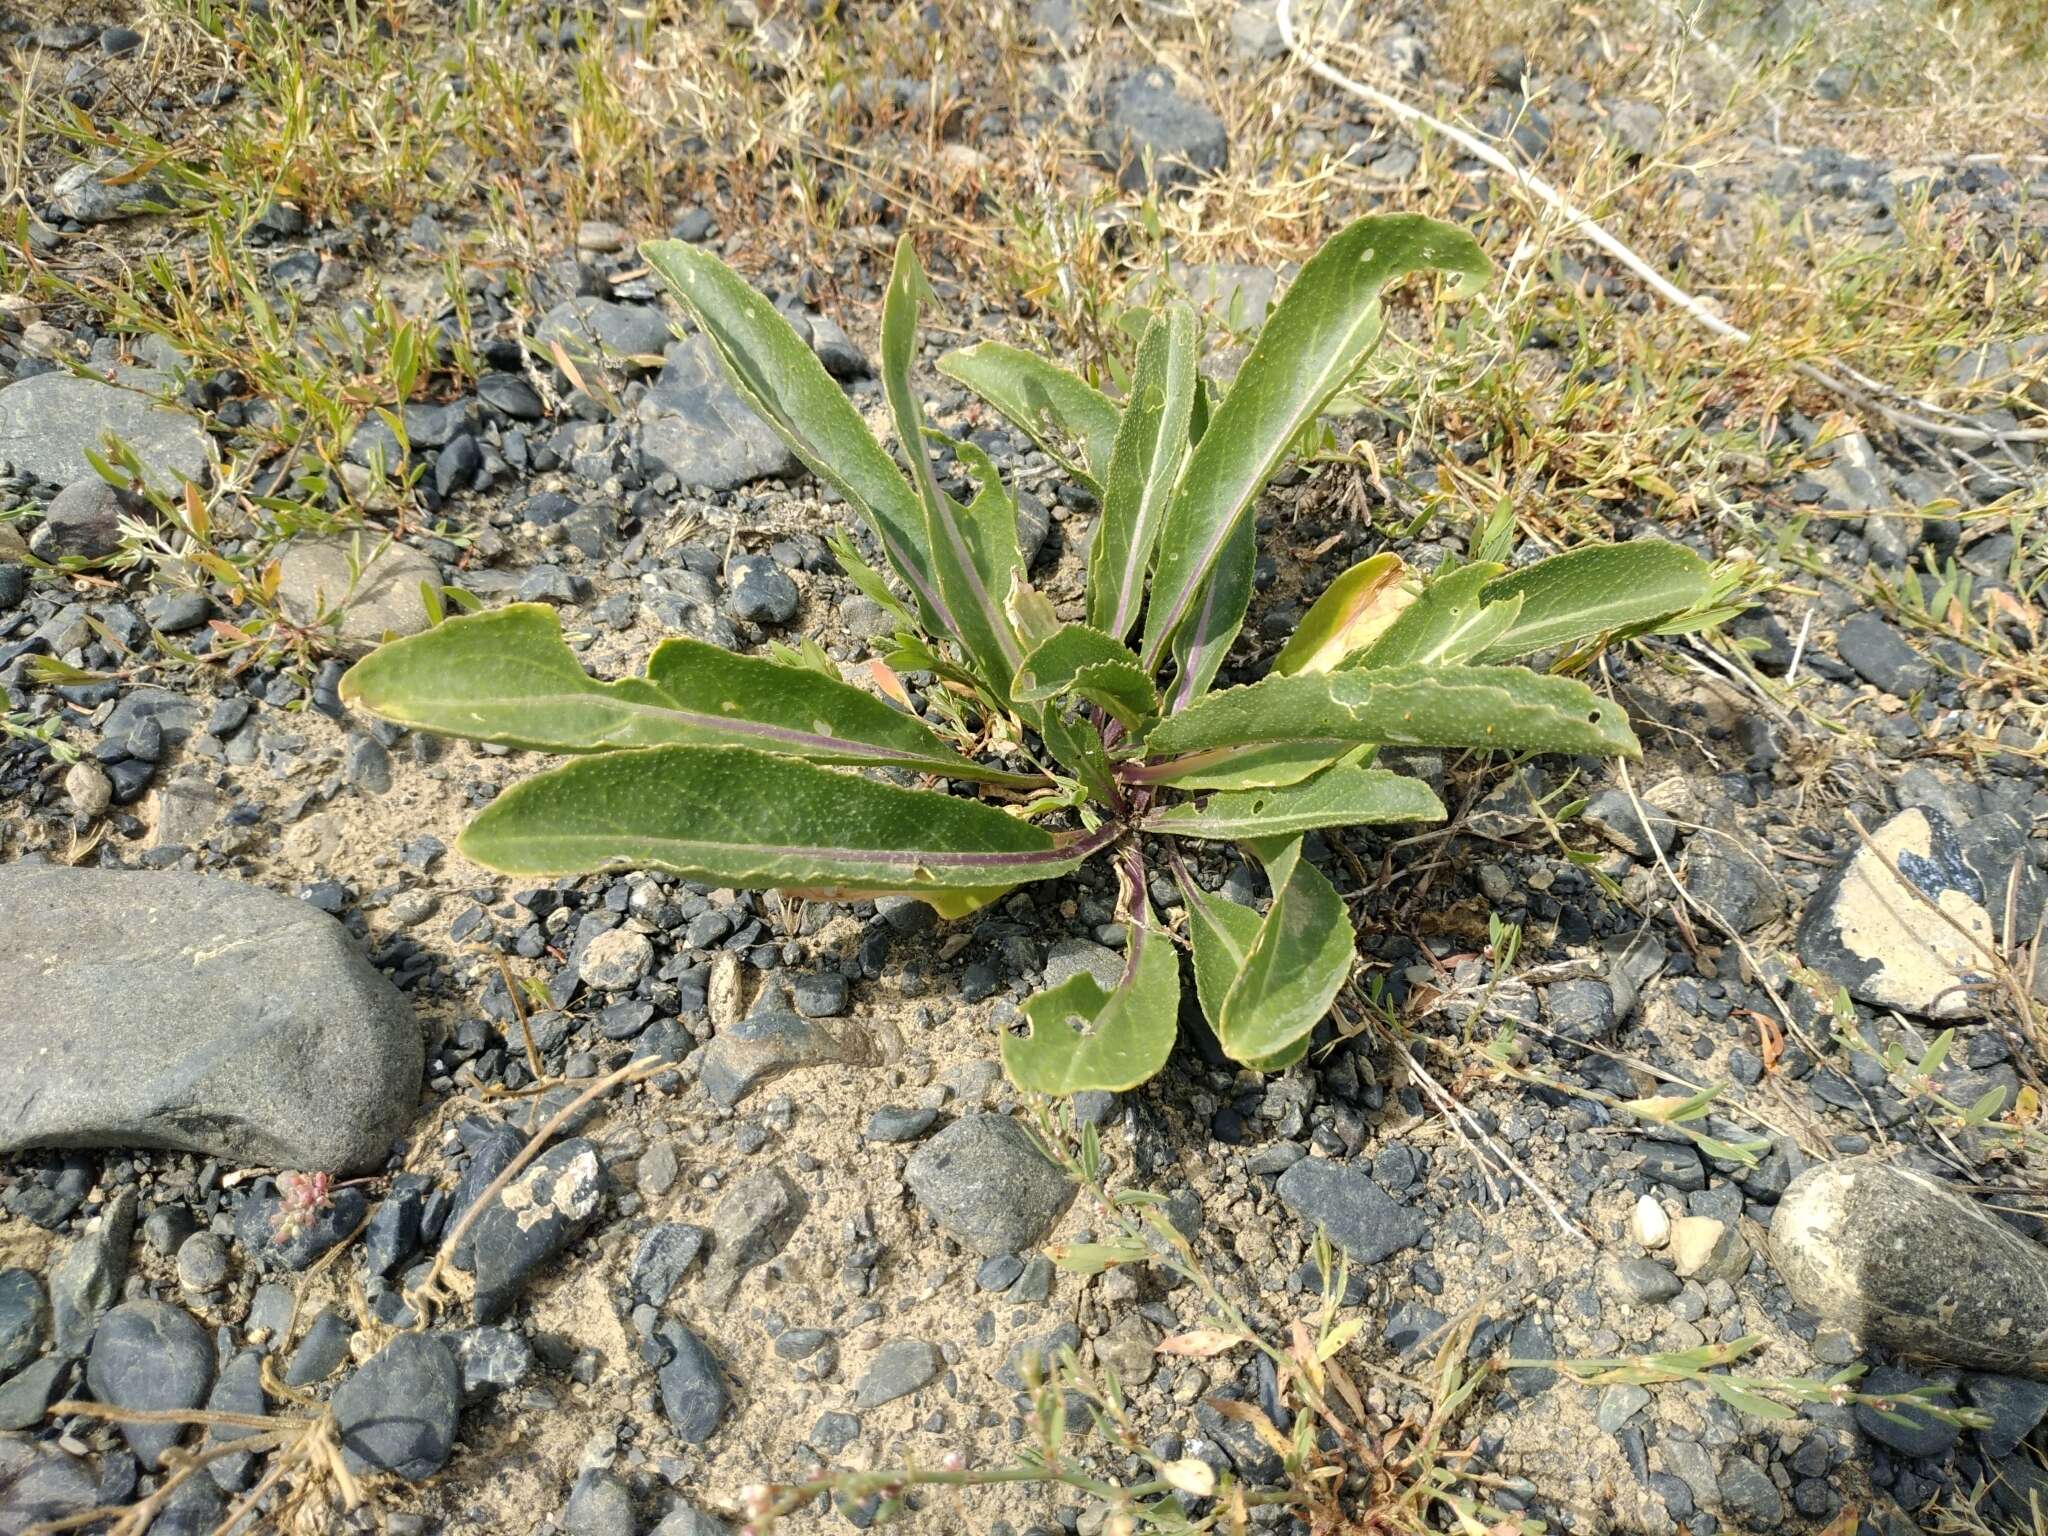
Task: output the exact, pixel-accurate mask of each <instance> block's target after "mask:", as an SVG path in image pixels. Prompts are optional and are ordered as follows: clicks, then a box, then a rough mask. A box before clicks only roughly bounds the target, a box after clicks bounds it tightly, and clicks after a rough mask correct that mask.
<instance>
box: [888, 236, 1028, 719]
mask: <svg viewBox="0 0 2048 1536" xmlns="http://www.w3.org/2000/svg"><path fill="white" fill-rule="evenodd" d="M930 296H931V284H930V283H928V282H927V281H926V280H925V275H924V268H923V267H922V266H920V265H919V264H918V260H917V251H916V250H915V248H913V247H912V245H911V243H910V237H909V236H908V235H905V236H904V237H903V238H902V239H901V240H899V241H898V242H897V243H896V265H895V268H894V270H893V271H892V272H891V273H890V275H889V291H888V294H887V296H886V297H885V298H884V299H883V301H882V387H883V390H884V391H885V392H886V393H887V395H888V397H889V413H890V415H891V416H892V417H893V418H894V420H895V423H896V436H897V440H898V442H899V444H900V446H901V447H902V450H903V456H904V458H905V459H907V460H908V461H909V468H910V479H911V484H912V486H913V487H914V488H915V490H916V492H917V498H918V501H919V503H920V504H921V505H922V507H923V509H924V527H925V539H924V548H925V556H926V558H927V559H928V560H929V561H930V563H931V571H932V578H933V580H934V581H935V582H936V583H937V585H938V589H939V594H940V596H941V597H942V598H943V599H944V602H945V609H946V612H947V613H948V614H950V615H951V618H952V622H951V624H950V626H949V628H950V630H951V633H952V635H953V638H955V639H956V640H958V641H959V642H960V645H961V647H962V648H963V649H964V650H965V651H966V652H967V655H968V658H969V660H970V661H971V662H972V663H973V666H974V670H975V671H976V672H977V673H978V674H979V675H980V676H981V678H982V680H983V681H984V682H985V683H987V684H988V686H989V687H990V688H991V689H993V690H994V692H995V694H996V696H997V697H998V698H1000V699H1003V700H1008V698H1009V697H1010V679H1011V677H1012V675H1013V674H1014V673H1015V672H1016V670H1017V663H1018V662H1019V661H1021V660H1023V656H1024V652H1023V647H1022V646H1020V645H1019V644H1018V643H1017V636H1016V632H1015V631H1014V630H1012V629H1011V628H1010V620H1009V616H1008V615H1007V614H1006V613H1005V612H1004V609H1003V604H1004V602H1005V600H1006V599H1007V598H1008V596H1009V593H1010V587H1011V585H1012V584H1013V583H1014V582H1015V581H1016V580H1017V577H1018V574H1019V573H1018V569H1017V565H1018V561H1017V530H1016V525H1015V523H1014V521H1012V522H1011V524H1010V526H1009V527H1007V528H1003V527H1000V526H997V525H999V524H1000V523H1001V521H1002V519H1001V518H1000V517H996V518H988V517H983V518H976V517H975V516H974V514H973V513H971V512H970V511H969V510H968V509H967V508H965V507H962V506H961V505H959V503H957V502H955V501H954V500H953V499H952V498H951V497H950V496H948V495H946V494H945V493H944V492H943V491H941V490H940V489H939V482H938V480H937V478H936V477H935V476H934V475H933V474H932V464H931V456H930V455H929V454H928V453H926V451H925V446H924V438H925V425H924V412H923V410H922V409H921V408H920V407H919V405H918V403H917V396H916V395H914V394H913V393H912V392H911V388H910V362H911V359H912V358H913V357H914V356H915V355H916V353H917V311H918V306H919V304H920V303H922V302H923V301H924V300H925V299H926V298H928V297H930ZM998 491H1000V487H998ZM1004 500H1005V501H1007V497H1005V498H1004ZM983 511H984V513H986V511H987V508H986V507H984V508H983ZM1012 516H1013V517H1014V513H1013V514H1012ZM984 523H988V524H989V526H983V524H984ZM1005 556H1007V558H1005Z"/></svg>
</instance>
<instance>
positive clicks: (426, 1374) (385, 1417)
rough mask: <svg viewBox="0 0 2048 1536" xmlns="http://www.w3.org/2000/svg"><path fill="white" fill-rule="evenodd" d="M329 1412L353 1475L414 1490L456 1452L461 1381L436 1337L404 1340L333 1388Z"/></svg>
mask: <svg viewBox="0 0 2048 1536" xmlns="http://www.w3.org/2000/svg"><path fill="white" fill-rule="evenodd" d="M332 1406H333V1409H334V1419H335V1425H336V1427H337V1428H338V1429H339V1431H340V1434H341V1453H342V1456H343V1458H344V1459H345V1460H346V1461H347V1463H348V1467H349V1470H350V1471H352V1472H354V1473H356V1474H357V1475H358V1476H362V1475H364V1474H367V1473H371V1472H391V1473H395V1474H396V1475H398V1476H399V1477H402V1478H404V1479H405V1480H406V1481H407V1482H413V1483H416V1482H419V1481H421V1480H422V1479H424V1478H429V1477H432V1476H433V1475H434V1474H435V1473H436V1472H438V1471H440V1470H441V1469H442V1468H443V1467H445V1466H446V1465H447V1464H448V1458H449V1456H450V1455H451V1454H452V1453H453V1452H454V1449H455V1431H456V1427H457V1423H458V1421H459V1419H460V1417H461V1414H462V1376H461V1373H460V1371H459V1370H458V1369H457V1367H456V1364H455V1356H454V1355H453V1354H452V1353H451V1352H450V1350H449V1348H448V1346H447V1345H446V1344H445V1343H443V1342H442V1341H441V1340H440V1339H439V1338H437V1337H435V1336H434V1335H432V1334H426V1333H401V1334H399V1335H398V1336H397V1337H395V1338H393V1339H392V1340H391V1342H390V1343H388V1344H386V1345H385V1346H384V1347H383V1348H382V1349H380V1350H378V1351H377V1353H376V1354H374V1355H372V1356H371V1357H370V1358H369V1360H368V1361H367V1362H365V1363H364V1365H363V1368H362V1369H361V1370H359V1371H357V1372H356V1373H355V1374H354V1375H353V1376H351V1377H349V1378H348V1380H346V1381H344V1382H343V1383H342V1384H341V1385H340V1386H339V1387H337V1388H335V1391H334V1397H333V1400H332Z"/></svg>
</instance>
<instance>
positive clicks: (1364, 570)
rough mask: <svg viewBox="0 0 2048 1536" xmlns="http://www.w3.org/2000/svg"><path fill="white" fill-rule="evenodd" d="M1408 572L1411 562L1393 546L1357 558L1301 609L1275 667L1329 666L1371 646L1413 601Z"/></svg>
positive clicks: (1286, 671)
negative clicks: (1298, 622)
mask: <svg viewBox="0 0 2048 1536" xmlns="http://www.w3.org/2000/svg"><path fill="white" fill-rule="evenodd" d="M1407 577H1408V567H1407V565H1406V564H1405V563H1404V562H1403V561H1402V559H1401V557H1400V556H1399V555H1397V554H1394V553H1392V552H1391V551H1389V552H1387V553H1383V554H1377V555H1374V556H1372V557H1371V558H1370V559H1366V560H1361V561H1359V562H1358V564H1356V565H1354V566H1352V567H1351V569H1350V570H1348V571H1346V572H1344V574H1343V575H1341V576H1339V577H1338V578H1337V579H1336V580H1335V581H1333V582H1331V583H1330V584H1329V586H1327V587H1325V588H1324V589H1323V595H1322V596H1321V597H1319V598H1317V599H1316V600H1315V603H1314V605H1313V606H1311V607H1310V609H1309V611H1308V612H1307V613H1305V614H1303V615H1302V619H1301V623H1300V625H1299V626H1298V627H1297V628H1296V629H1295V631H1294V633H1293V634H1292V635H1290V636H1289V637H1288V640H1287V643H1286V644H1285V645H1283V646H1281V647H1280V654H1279V655H1278V656H1275V657H1274V658H1273V671H1274V672H1275V673H1277V674H1278V675H1279V676H1281V677H1293V676H1295V675H1297V674H1298V673H1304V672H1328V671H1331V670H1332V669H1334V668H1336V667H1338V666H1341V665H1342V664H1343V663H1344V660H1345V658H1346V657H1348V656H1351V655H1353V654H1355V653H1357V652H1360V651H1363V650H1365V649H1366V648H1367V647H1369V646H1371V645H1372V643H1373V642H1374V641H1375V640H1377V639H1379V638H1380V636H1381V635H1383V634H1385V633H1386V631H1387V629H1388V627H1389V626H1390V625H1392V624H1393V623H1394V621H1395V620H1396V619H1397V618H1399V617H1400V614H1401V611H1402V610H1403V609H1404V608H1406V607H1408V606H1409V605H1410V604H1411V603H1413V602H1414V601H1415V593H1414V592H1413V591H1412V590H1411V589H1410V588H1409V586H1408V584H1407Z"/></svg>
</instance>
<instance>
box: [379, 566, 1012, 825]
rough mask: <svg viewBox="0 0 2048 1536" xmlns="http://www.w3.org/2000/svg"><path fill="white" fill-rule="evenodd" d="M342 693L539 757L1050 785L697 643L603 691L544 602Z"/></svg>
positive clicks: (400, 650) (871, 701)
mask: <svg viewBox="0 0 2048 1536" xmlns="http://www.w3.org/2000/svg"><path fill="white" fill-rule="evenodd" d="M341 695H342V697H343V698H344V699H346V700H348V701H349V702H351V703H355V704H360V705H361V706H362V707H363V708H364V709H366V710H368V711H369V712H370V713H371V714H373V715H376V716H378V717H379V718H380V719H384V720H389V721H391V722H393V723H394V724H397V725H404V726H409V727H411V728H413V729H415V730H422V731H435V732H438V733H440V734H441V735H444V736H463V737H467V738H468V739H469V740H471V741H489V742H496V743H497V744H499V745H500V746H507V747H523V748H525V749H527V750H529V751H536V752H606V751H611V750H613V749H615V748H620V747H658V746H668V745H691V744H696V745H707V746H708V745H718V744H721V743H727V744H732V745H736V746H749V747H753V748H754V749H755V750H757V751H761V752H774V753H778V754H784V755H788V756H791V757H801V758H807V759H809V760H810V761H812V762H815V763H846V764H855V765H859V766H862V767H871V768H907V769H910V770H911V771H913V772H917V773H936V774H944V775H945V776H946V777H948V778H956V779H972V780H978V781H979V782H982V783H985V784H1007V785H1011V786H1013V787H1017V788H1028V787H1030V786H1031V785H1033V784H1037V783H1041V782H1043V781H1042V780H1039V779H1036V778H1034V777H1032V776H1030V775H1025V774H1017V773H1012V772H1007V771H1005V770H1003V769H999V768H989V767H985V766H984V765H982V764H980V763H975V762H970V761H969V760H968V759H966V758H963V757H962V756H960V754H959V753H957V752H955V751H953V750H952V749H951V748H950V747H948V746H947V745H946V743H945V742H944V741H943V740H942V739H940V738H939V737H938V736H937V735H935V734H933V733H932V732H931V731H930V730H928V729H926V727H925V726H924V725H923V723H922V722H920V721H919V720H918V719H917V718H916V716H914V715H907V714H904V713H903V712H902V711H901V710H898V709H894V708H892V707H891V706H890V705H888V704H885V703H884V702H883V701H882V700H880V699H878V698H876V697H875V696H874V695H873V694H870V693H863V692H862V691H861V690H860V689H858V688H856V687H854V686H853V685H852V684H850V683H844V682H841V681H839V680H838V679H836V678H832V677H827V676H825V675H824V674H822V673H821V672H818V671H816V670H813V669H812V668H809V667H793V666H788V665H785V664H783V663H781V662H775V661H766V660H763V659H762V658H760V657H758V656H735V655H733V653H732V652H730V651H725V650H721V649H719V648H718V647H717V646H715V645H706V644H704V643H703V642H702V641H700V640H683V639H677V640H664V641H662V643H661V644H660V645H658V646H656V647H655V648H654V654H653V655H652V656H651V657H649V658H648V662H647V675H646V676H644V677H627V678H621V679H619V680H618V681H617V682H613V683H601V682H599V681H598V680H597V679H596V678H594V677H592V676H591V675H590V674H589V673H588V672H585V671H584V670H583V664H582V663H581V662H580V661H578V660H577V659H576V654H575V652H573V651H571V650H570V649H569V647H568V646H567V645H566V644H564V643H563V641H562V630H561V621H560V620H559V619H558V618H556V616H555V611H554V610H553V609H552V608H549V607H548V606H547V605H545V604H543V603H515V604H513V605H512V606H511V607H509V608H498V609H493V610H492V611H490V612H488V613H476V614H466V615H464V616H462V617H460V618H454V619H449V620H448V621H447V622H446V623H443V624H439V625H436V626H435V627H434V628H432V629H430V630H428V631H426V632H425V633H424V634H419V635H413V636H410V637H409V638H407V639H404V640H395V641H393V642H392V643H391V644H389V645H386V646H383V647H381V648H379V649H378V650H375V651H373V652H371V653H370V654H369V655H368V656H366V657H364V658H363V659H362V660H361V661H359V662H357V663H356V664H355V665H354V666H353V667H351V668H350V669H349V670H348V672H347V673H346V674H345V675H344V676H343V677H342V680H341Z"/></svg>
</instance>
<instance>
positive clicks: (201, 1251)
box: [178, 1232, 228, 1296]
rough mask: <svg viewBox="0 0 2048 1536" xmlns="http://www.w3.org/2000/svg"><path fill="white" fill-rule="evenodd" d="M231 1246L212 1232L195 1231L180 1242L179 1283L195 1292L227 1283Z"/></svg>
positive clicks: (201, 1292) (198, 1293)
mask: <svg viewBox="0 0 2048 1536" xmlns="http://www.w3.org/2000/svg"><path fill="white" fill-rule="evenodd" d="M227 1278H228V1245H227V1244H226V1243H224V1242H222V1241H221V1240H220V1239H219V1238H218V1237H216V1236H215V1235H214V1234H213V1233H211V1232H194V1233H193V1234H192V1235H191V1236H190V1237H188V1238H186V1239H185V1241H184V1242H182V1243H180V1244H179V1245H178V1284H179V1285H181V1286H183V1287H184V1288H185V1289H186V1290H188V1291H190V1292H192V1293H194V1294H195V1295H200V1296H203V1295H205V1294H206V1293H207V1292H208V1291H217V1290H219V1289H220V1288H221V1286H223V1285H225V1284H226V1283H227Z"/></svg>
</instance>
